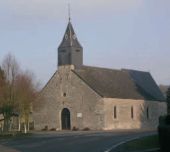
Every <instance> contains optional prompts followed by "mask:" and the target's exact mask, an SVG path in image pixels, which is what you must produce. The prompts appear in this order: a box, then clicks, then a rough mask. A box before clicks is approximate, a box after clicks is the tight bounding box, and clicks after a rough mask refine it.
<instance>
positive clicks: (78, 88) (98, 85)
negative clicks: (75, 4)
mask: <svg viewBox="0 0 170 152" xmlns="http://www.w3.org/2000/svg"><path fill="white" fill-rule="evenodd" d="M37 103H38V105H39V106H38V107H37V106H36V107H34V111H33V119H34V126H35V129H36V130H41V129H43V128H48V129H49V130H50V129H56V130H70V129H72V128H77V129H80V130H83V129H85V128H86V129H87V128H88V129H91V130H112V129H140V128H152V129H153V128H156V127H157V125H158V118H159V116H160V115H164V114H166V102H165V98H164V96H163V95H162V93H161V91H160V89H159V88H158V86H157V84H156V83H155V81H154V79H153V78H152V76H151V74H150V73H149V72H143V71H136V70H129V69H121V70H114V69H107V68H100V67H93V66H85V65H83V47H82V46H81V44H80V43H79V41H78V39H77V36H76V34H75V32H74V29H73V26H72V24H71V21H69V22H68V25H67V28H66V31H65V34H64V37H63V40H62V42H61V44H60V45H59V47H58V70H57V71H56V72H55V73H54V75H53V76H52V77H51V79H50V80H49V81H48V83H47V84H46V85H45V87H44V88H43V89H42V90H41V92H40V94H39V96H38V98H37Z"/></svg>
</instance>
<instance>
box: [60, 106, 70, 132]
mask: <svg viewBox="0 0 170 152" xmlns="http://www.w3.org/2000/svg"><path fill="white" fill-rule="evenodd" d="M61 125H62V130H70V129H71V123H70V111H69V110H68V109H67V108H64V109H63V110H62V112H61Z"/></svg>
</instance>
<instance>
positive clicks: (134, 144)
mask: <svg viewBox="0 0 170 152" xmlns="http://www.w3.org/2000/svg"><path fill="white" fill-rule="evenodd" d="M153 148H159V139H158V135H152V136H147V137H142V138H140V139H136V140H132V141H129V142H127V143H125V144H122V145H120V146H119V147H117V148H116V149H117V150H118V151H121V152H123V151H129V152H133V151H138V150H139V151H140V150H147V149H153Z"/></svg>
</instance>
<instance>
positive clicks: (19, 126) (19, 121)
mask: <svg viewBox="0 0 170 152" xmlns="http://www.w3.org/2000/svg"><path fill="white" fill-rule="evenodd" d="M18 131H21V120H20V117H19V118H18Z"/></svg>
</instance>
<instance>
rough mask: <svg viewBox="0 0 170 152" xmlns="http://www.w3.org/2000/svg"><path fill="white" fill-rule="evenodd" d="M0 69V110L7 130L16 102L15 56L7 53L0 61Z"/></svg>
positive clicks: (16, 71) (5, 130)
mask: <svg viewBox="0 0 170 152" xmlns="http://www.w3.org/2000/svg"><path fill="white" fill-rule="evenodd" d="M2 71H3V77H4V85H3V91H2V93H3V95H2V97H3V98H2V99H3V100H2V101H1V102H2V104H1V112H2V114H3V116H4V132H8V131H9V129H10V125H11V124H10V119H11V117H12V115H13V113H14V107H15V104H16V95H15V94H16V93H15V80H16V77H17V74H18V72H19V66H18V64H17V62H16V60H15V57H14V56H12V55H11V54H8V55H7V56H6V57H5V58H4V60H3V63H2Z"/></svg>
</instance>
